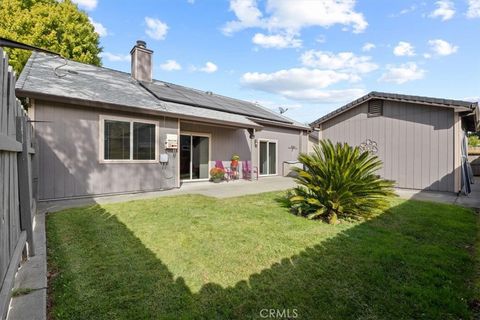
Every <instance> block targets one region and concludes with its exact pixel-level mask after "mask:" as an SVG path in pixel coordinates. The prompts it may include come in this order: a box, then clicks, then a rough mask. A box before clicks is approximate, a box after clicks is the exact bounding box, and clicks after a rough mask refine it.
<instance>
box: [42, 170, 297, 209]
mask: <svg viewBox="0 0 480 320" xmlns="http://www.w3.org/2000/svg"><path fill="white" fill-rule="evenodd" d="M293 186H295V182H294V181H293V179H292V178H287V177H280V176H274V177H263V178H260V179H259V180H258V181H249V180H235V181H230V182H225V181H224V182H221V183H212V182H208V181H202V182H188V183H184V184H182V186H181V187H180V188H179V189H171V190H164V191H154V192H141V193H133V194H117V195H109V196H101V197H93V198H78V199H68V200H55V201H42V202H39V204H38V210H39V212H42V213H45V212H55V211H59V210H62V209H65V208H72V207H81V206H88V205H92V204H96V203H98V204H103V203H114V202H123V201H132V200H141V199H151V198H157V197H166V196H176V195H183V194H202V195H205V196H209V197H215V198H229V197H238V196H243V195H249V194H256V193H261V192H269V191H280V190H286V189H290V188H292V187H293Z"/></svg>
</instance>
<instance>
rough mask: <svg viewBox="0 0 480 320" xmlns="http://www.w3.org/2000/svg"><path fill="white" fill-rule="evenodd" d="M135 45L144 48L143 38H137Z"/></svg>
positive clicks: (145, 45)
mask: <svg viewBox="0 0 480 320" xmlns="http://www.w3.org/2000/svg"><path fill="white" fill-rule="evenodd" d="M137 47H143V48H146V47H147V43H146V42H145V41H143V40H137Z"/></svg>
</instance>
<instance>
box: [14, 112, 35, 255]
mask: <svg viewBox="0 0 480 320" xmlns="http://www.w3.org/2000/svg"><path fill="white" fill-rule="evenodd" d="M17 140H19V141H21V142H22V146H23V150H22V152H21V153H19V154H18V189H17V190H20V217H21V218H20V220H21V226H22V230H25V231H26V232H27V243H28V253H29V256H31V257H32V256H34V255H35V251H34V246H33V228H32V218H33V216H32V211H31V210H32V203H31V199H32V190H31V184H32V179H31V176H30V173H31V166H30V155H29V153H28V146H29V145H30V139H29V134H28V127H27V118H25V117H24V116H19V117H17ZM17 199H18V198H17Z"/></svg>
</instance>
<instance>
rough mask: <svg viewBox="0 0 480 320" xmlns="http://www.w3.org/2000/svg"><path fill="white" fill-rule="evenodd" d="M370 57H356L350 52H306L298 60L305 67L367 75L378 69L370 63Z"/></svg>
mask: <svg viewBox="0 0 480 320" xmlns="http://www.w3.org/2000/svg"><path fill="white" fill-rule="evenodd" d="M371 59H372V58H371V57H368V56H357V55H355V54H354V53H352V52H339V53H337V54H335V53H332V52H328V51H314V50H308V51H306V52H305V53H303V54H302V56H301V57H300V60H301V61H302V64H303V65H304V66H307V67H312V68H320V69H329V70H341V71H343V72H350V73H369V72H372V71H374V70H376V69H378V65H376V64H375V63H373V62H372V61H371Z"/></svg>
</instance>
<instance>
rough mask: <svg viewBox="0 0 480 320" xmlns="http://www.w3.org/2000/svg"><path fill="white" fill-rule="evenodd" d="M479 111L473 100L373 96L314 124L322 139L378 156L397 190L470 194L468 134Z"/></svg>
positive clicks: (361, 99)
mask: <svg viewBox="0 0 480 320" xmlns="http://www.w3.org/2000/svg"><path fill="white" fill-rule="evenodd" d="M478 112H479V110H478V104H477V103H472V102H466V101H458V100H445V99H437V98H428V97H418V96H409V95H400V94H390V93H382V92H371V93H369V94H367V95H366V96H364V97H362V98H360V99H357V100H355V101H353V102H351V103H349V104H347V105H345V106H343V107H341V108H339V109H337V110H335V111H333V112H331V113H329V114H327V115H325V116H324V117H322V118H320V119H318V120H316V121H314V122H313V123H311V125H312V127H315V128H317V129H318V130H319V137H320V138H321V139H330V140H332V141H333V142H347V143H349V144H351V145H355V146H361V147H363V148H366V149H369V150H371V151H373V152H375V153H376V154H377V155H378V156H379V158H380V159H381V160H382V161H383V163H384V165H383V168H382V169H381V171H380V172H379V174H380V175H381V176H383V177H385V178H387V179H391V180H395V181H396V185H397V187H400V188H409V189H422V190H435V191H450V192H459V191H461V190H463V191H464V192H465V193H468V192H469V187H470V179H469V170H468V163H467V161H466V155H467V154H466V152H467V148H466V131H476V129H477V127H478V119H479V117H478Z"/></svg>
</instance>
